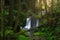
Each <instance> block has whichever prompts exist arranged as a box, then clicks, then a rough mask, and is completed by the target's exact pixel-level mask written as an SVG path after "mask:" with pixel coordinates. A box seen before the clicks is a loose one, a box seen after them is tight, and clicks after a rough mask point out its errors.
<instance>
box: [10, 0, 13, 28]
mask: <svg viewBox="0 0 60 40" xmlns="http://www.w3.org/2000/svg"><path fill="white" fill-rule="evenodd" d="M9 2H10V5H9V23H10V24H9V25H10V26H11V27H12V26H13V16H14V15H13V14H14V13H13V10H14V0H9Z"/></svg>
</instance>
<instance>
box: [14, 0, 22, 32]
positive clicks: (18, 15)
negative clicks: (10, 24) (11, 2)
mask: <svg viewBox="0 0 60 40" xmlns="http://www.w3.org/2000/svg"><path fill="white" fill-rule="evenodd" d="M20 12H21V0H18V13H17V18H16V22H15V25H14V31H15V32H16V28H17V27H18V24H19V21H20V20H19V19H20V18H19V17H20Z"/></svg>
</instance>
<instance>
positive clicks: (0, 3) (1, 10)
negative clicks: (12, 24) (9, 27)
mask: <svg viewBox="0 0 60 40" xmlns="http://www.w3.org/2000/svg"><path fill="white" fill-rule="evenodd" d="M0 17H1V32H2V34H1V35H2V37H1V40H5V26H4V0H0Z"/></svg>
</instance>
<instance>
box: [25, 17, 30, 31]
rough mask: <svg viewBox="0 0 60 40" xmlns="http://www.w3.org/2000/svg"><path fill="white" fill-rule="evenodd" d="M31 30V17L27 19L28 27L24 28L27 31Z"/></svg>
mask: <svg viewBox="0 0 60 40" xmlns="http://www.w3.org/2000/svg"><path fill="white" fill-rule="evenodd" d="M30 28H31V17H28V18H27V19H26V26H25V27H24V29H25V30H29V29H30Z"/></svg>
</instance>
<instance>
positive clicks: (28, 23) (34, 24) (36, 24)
mask: <svg viewBox="0 0 60 40" xmlns="http://www.w3.org/2000/svg"><path fill="white" fill-rule="evenodd" d="M33 21H34V22H32V20H31V17H28V18H27V19H26V26H25V27H24V29H25V30H29V29H30V28H31V23H32V26H34V27H38V26H39V19H36V20H33Z"/></svg>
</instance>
